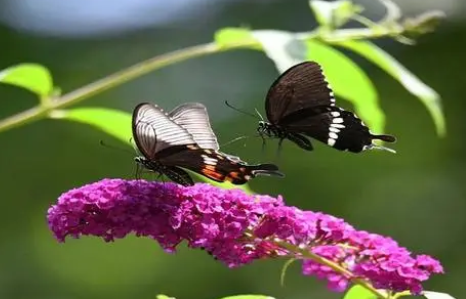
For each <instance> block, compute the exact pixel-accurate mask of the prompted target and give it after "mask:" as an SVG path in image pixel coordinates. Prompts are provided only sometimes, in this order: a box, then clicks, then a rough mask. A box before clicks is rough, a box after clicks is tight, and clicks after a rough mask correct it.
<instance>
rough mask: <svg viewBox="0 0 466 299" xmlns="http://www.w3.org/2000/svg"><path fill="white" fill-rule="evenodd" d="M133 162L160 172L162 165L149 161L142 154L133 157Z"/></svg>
mask: <svg viewBox="0 0 466 299" xmlns="http://www.w3.org/2000/svg"><path fill="white" fill-rule="evenodd" d="M134 162H136V163H137V164H139V165H141V166H142V167H144V168H145V169H148V170H150V171H153V172H160V168H161V167H162V166H161V165H160V164H159V163H157V162H155V161H150V160H148V159H146V158H145V157H142V156H138V157H134Z"/></svg>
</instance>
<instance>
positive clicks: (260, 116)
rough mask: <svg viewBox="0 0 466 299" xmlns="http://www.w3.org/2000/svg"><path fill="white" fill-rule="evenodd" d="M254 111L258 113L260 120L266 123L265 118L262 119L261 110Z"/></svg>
mask: <svg viewBox="0 0 466 299" xmlns="http://www.w3.org/2000/svg"><path fill="white" fill-rule="evenodd" d="M254 110H255V111H256V113H257V115H258V116H259V118H260V120H261V121H264V118H263V117H262V114H261V113H260V112H259V110H257V108H254Z"/></svg>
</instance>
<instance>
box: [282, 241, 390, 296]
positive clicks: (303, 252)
mask: <svg viewBox="0 0 466 299" xmlns="http://www.w3.org/2000/svg"><path fill="white" fill-rule="evenodd" d="M273 242H274V243H275V244H277V245H278V246H280V247H282V248H285V249H287V250H289V251H291V252H297V253H299V254H301V255H302V256H303V257H305V258H308V259H312V260H314V261H316V262H317V263H319V264H321V265H325V266H327V267H330V268H331V269H332V270H334V271H335V272H337V273H340V274H342V275H344V276H345V277H348V279H349V280H350V281H352V282H353V283H355V284H358V285H360V286H362V287H364V288H366V289H367V290H369V291H370V292H372V293H373V294H374V295H376V296H377V298H381V299H388V297H387V295H386V294H385V293H383V292H381V291H379V290H377V289H376V288H374V287H373V286H372V285H371V284H370V283H369V282H367V281H366V280H364V279H361V278H357V277H354V275H353V273H351V272H350V271H348V270H347V269H345V268H344V267H342V266H340V265H338V264H337V263H335V262H332V261H331V260H328V259H326V258H323V257H321V256H319V255H317V254H314V253H312V252H310V251H309V250H306V249H301V248H299V247H298V246H294V245H291V244H289V243H286V242H281V241H273Z"/></svg>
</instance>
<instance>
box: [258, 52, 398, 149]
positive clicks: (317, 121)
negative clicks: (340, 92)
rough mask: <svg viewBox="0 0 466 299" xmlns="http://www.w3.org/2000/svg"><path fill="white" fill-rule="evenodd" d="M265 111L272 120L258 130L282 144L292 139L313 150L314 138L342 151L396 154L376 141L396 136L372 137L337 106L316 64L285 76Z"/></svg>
mask: <svg viewBox="0 0 466 299" xmlns="http://www.w3.org/2000/svg"><path fill="white" fill-rule="evenodd" d="M265 110H266V113H267V120H268V121H260V122H259V126H258V128H257V131H258V133H259V134H260V135H261V136H262V137H271V138H278V139H279V140H280V143H281V142H282V141H283V140H285V139H288V140H290V141H292V142H294V143H296V144H297V145H298V146H299V147H301V148H303V149H305V150H308V151H311V150H312V149H313V147H312V144H311V141H310V140H309V139H308V137H311V138H313V139H317V140H319V141H321V142H323V143H325V144H327V145H328V146H331V147H333V148H335V149H337V150H341V151H350V152H353V153H359V152H362V151H364V150H368V149H384V150H388V151H393V150H392V149H389V148H386V147H382V146H378V145H375V144H374V143H373V142H372V141H373V140H375V139H380V140H383V141H385V142H394V141H395V140H396V139H395V137H394V136H391V135H375V134H372V133H371V132H370V131H369V128H368V127H367V126H366V125H365V124H364V123H363V122H362V121H361V120H360V119H359V118H358V117H357V116H356V115H355V114H353V113H351V112H349V111H346V110H344V109H342V108H340V107H337V106H336V104H335V98H334V95H333V91H332V89H331V88H330V85H329V83H328V82H327V81H326V79H325V77H324V75H323V71H322V69H321V67H320V65H319V64H317V63H315V62H310V61H306V62H303V63H300V64H297V65H295V66H293V67H291V68H290V69H288V70H287V71H286V72H284V73H283V74H281V75H280V76H279V77H278V78H277V79H276V80H275V82H274V83H273V84H272V86H271V87H270V89H269V91H268V93H267V96H266V101H265Z"/></svg>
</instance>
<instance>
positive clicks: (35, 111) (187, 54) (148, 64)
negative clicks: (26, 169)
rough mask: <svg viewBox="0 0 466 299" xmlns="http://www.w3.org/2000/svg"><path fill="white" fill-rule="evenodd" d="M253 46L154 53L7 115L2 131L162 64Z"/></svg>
mask: <svg viewBox="0 0 466 299" xmlns="http://www.w3.org/2000/svg"><path fill="white" fill-rule="evenodd" d="M250 46H252V45H251V42H250V41H249V42H247V43H246V42H245V43H241V44H240V43H238V44H231V45H228V47H221V46H218V45H217V44H215V43H208V44H204V45H198V46H193V47H189V48H185V49H181V50H177V51H173V52H170V53H166V54H162V55H159V56H156V57H153V58H151V59H148V60H146V61H143V62H140V63H137V64H135V65H133V66H130V67H128V68H126V69H124V70H121V71H119V72H116V73H114V74H112V75H110V76H107V77H105V78H102V79H100V80H98V81H95V82H93V83H90V84H88V85H85V86H83V87H81V88H78V89H76V90H74V91H71V92H69V93H67V94H64V95H62V96H61V97H57V98H54V99H52V101H50V102H48V103H47V105H42V106H37V107H34V108H31V109H29V110H26V111H23V112H21V113H18V114H16V115H13V116H11V117H8V118H5V119H4V120H2V121H1V122H0V132H2V131H6V130H9V129H12V128H14V127H18V126H20V125H25V124H28V123H31V122H33V121H36V120H39V119H41V118H43V117H45V116H47V115H48V113H50V112H51V111H53V110H56V109H61V108H65V107H68V106H70V105H73V104H76V103H79V102H81V101H83V100H85V99H87V98H90V97H92V96H94V95H96V94H98V93H101V92H103V91H106V90H108V89H111V88H112V87H115V86H118V85H121V84H123V83H126V82H128V81H130V80H133V79H135V78H138V77H140V76H142V75H145V74H147V73H149V72H151V71H153V70H157V69H160V68H162V67H165V66H168V65H171V64H174V63H177V62H180V61H184V60H187V59H191V58H195V57H200V56H204V55H208V54H214V53H220V52H223V51H227V50H233V49H237V48H247V47H250Z"/></svg>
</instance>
